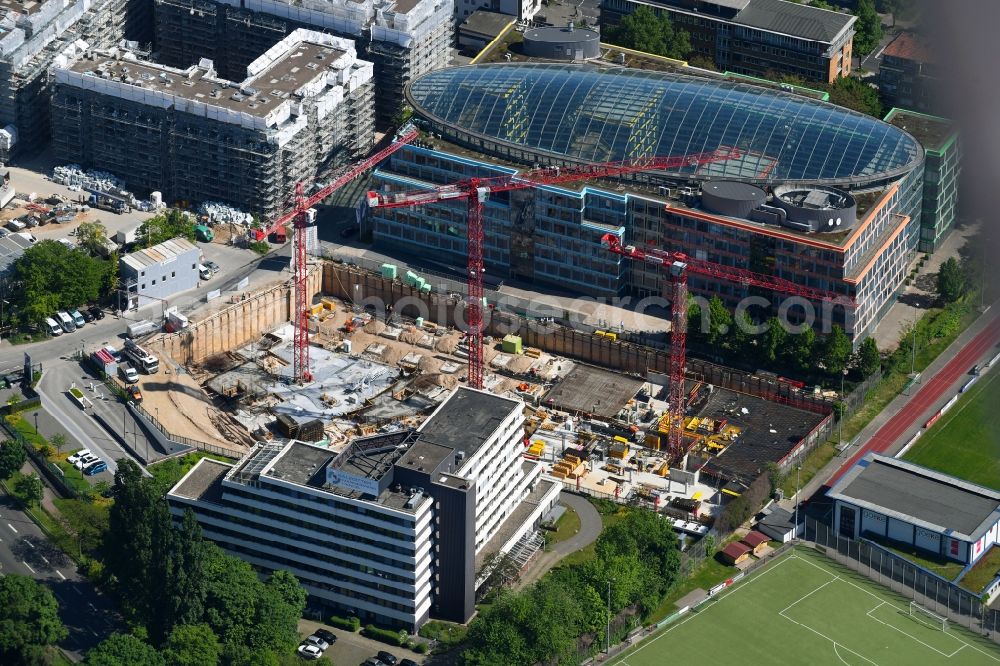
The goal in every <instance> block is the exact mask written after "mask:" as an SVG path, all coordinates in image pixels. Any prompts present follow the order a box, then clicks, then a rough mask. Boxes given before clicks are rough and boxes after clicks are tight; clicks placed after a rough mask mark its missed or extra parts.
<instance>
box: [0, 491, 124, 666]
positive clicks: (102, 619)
mask: <svg viewBox="0 0 1000 666" xmlns="http://www.w3.org/2000/svg"><path fill="white" fill-rule="evenodd" d="M8 574H21V575H23V576H31V577H32V578H34V579H35V580H38V581H41V582H44V583H45V584H46V586H48V587H49V589H50V590H52V593H53V594H54V595H55V597H56V599H57V600H58V601H59V616H60V617H61V618H62V621H63V624H65V625H66V628H67V629H68V630H69V636H68V637H67V638H66V640H64V641H63V642H62V643H60V644H59V645H60V647H61V648H63V650H65V651H66V652H67V653H68V654H69V655H70V656H71V657H73V658H75V659H77V660H79V659H80V658H82V655H83V653H84V652H86V651H87V650H88V649H90V648H92V647H93V646H95V645H97V644H98V643H99V642H100V641H101V640H102V639H103V638H104V637H105V636H107V635H109V634H111V633H112V632H113V631H116V630H121V620H120V618H119V617H118V615H117V613H116V612H115V610H114V607H113V605H112V604H111V602H110V601H109V600H108V599H107V598H106V597H105V596H104V595H103V594H101V593H100V592H99V591H98V590H97V588H96V587H95V586H94V585H93V584H92V583H90V582H89V581H88V580H86V579H85V578H83V577H81V576H80V575H78V574H77V573H76V565H75V564H74V563H73V561H72V560H71V559H69V557H67V556H66V555H65V554H64V553H63V552H62V551H60V550H59V549H58V548H57V547H56V546H55V545H54V544H52V543H51V542H50V541H49V540H48V539H47V538H46V537H45V535H44V534H42V531H41V529H39V527H38V526H37V525H36V524H35V523H34V522H33V521H32V520H31V519H30V518H29V517H28V516H27V515H25V514H24V513H23V512H21V511H19V510H17V509H16V508H15V507H14V504H13V500H12V498H10V497H9V496H8V495H6V494H4V493H3V491H2V490H0V575H8Z"/></svg>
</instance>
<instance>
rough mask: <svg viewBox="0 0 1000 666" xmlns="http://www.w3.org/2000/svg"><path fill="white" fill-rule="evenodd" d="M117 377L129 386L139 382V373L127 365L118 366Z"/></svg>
mask: <svg viewBox="0 0 1000 666" xmlns="http://www.w3.org/2000/svg"><path fill="white" fill-rule="evenodd" d="M118 376H119V377H121V378H122V379H123V380H125V381H126V382H128V383H129V384H134V383H135V382H137V381H139V373H138V372H137V371H136V369H135V368H133V367H132V366H131V365H129V364H128V363H119V364H118Z"/></svg>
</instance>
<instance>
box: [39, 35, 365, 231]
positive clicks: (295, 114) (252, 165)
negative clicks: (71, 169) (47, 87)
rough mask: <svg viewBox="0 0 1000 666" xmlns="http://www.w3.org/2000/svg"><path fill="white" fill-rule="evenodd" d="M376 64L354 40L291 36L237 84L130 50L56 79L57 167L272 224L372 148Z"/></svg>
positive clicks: (208, 67) (83, 62) (71, 68)
mask: <svg viewBox="0 0 1000 666" xmlns="http://www.w3.org/2000/svg"><path fill="white" fill-rule="evenodd" d="M372 72H373V67H372V64H371V63H370V62H367V61H364V60H359V59H358V58H357V54H356V52H355V49H354V43H353V42H351V41H350V40H347V39H343V38H339V37H333V36H331V35H327V34H323V33H319V32H313V31H309V30H302V29H299V30H296V31H294V32H292V33H291V34H290V35H288V36H287V37H285V38H284V39H282V40H281V41H279V42H278V43H277V44H275V45H273V46H272V47H271V48H270V49H269V50H267V52H265V53H264V54H263V55H261V56H259V57H258V58H257V59H255V60H254V61H253V62H251V63H249V64H248V65H247V67H246V69H245V72H244V74H245V78H242V81H241V82H239V83H236V82H233V81H230V80H226V79H224V78H222V77H220V76H219V75H218V74H217V72H216V70H215V66H214V63H213V61H212V60H210V59H207V58H204V59H201V60H200V61H199V62H198V64H197V65H191V66H190V67H188V68H187V69H176V68H173V67H167V66H165V65H159V64H156V63H153V62H149V61H146V60H140V59H138V58H137V57H136V55H135V54H134V53H131V52H129V51H126V50H123V49H110V50H102V51H90V52H88V53H87V54H86V55H85V56H84V57H82V58H80V59H79V60H77V61H76V62H74V63H72V64H70V65H68V66H67V67H64V68H61V69H58V70H56V72H55V88H54V90H53V94H52V137H53V147H54V150H55V154H56V155H57V157H58V159H60V160H62V161H67V162H78V163H80V164H83V165H85V166H87V167H91V168H97V169H102V170H107V171H111V172H113V173H117V174H121V175H122V176H123V177H124V178H125V179H126V181H127V182H128V184H129V187H130V188H132V189H133V190H136V191H144V192H149V191H157V190H158V191H161V192H163V195H164V197H165V198H166V200H167V201H171V202H173V201H181V202H197V201H206V200H218V201H224V202H228V203H231V204H233V205H235V206H238V207H240V208H242V209H245V210H249V211H252V212H255V213H258V214H261V215H262V216H264V217H265V218H271V217H273V216H275V215H277V214H278V213H280V212H281V210H282V207H283V206H284V202H285V201H286V199H287V196H288V193H289V192H290V191H291V189H292V188H293V187H294V185H295V183H297V182H300V181H301V182H305V183H311V182H313V181H315V180H322V179H323V178H325V177H327V176H329V175H330V174H331V172H332V171H333V170H334V169H335V168H336V167H338V166H341V165H343V164H345V163H347V162H349V161H351V160H353V159H354V158H356V157H357V156H359V155H362V154H364V153H366V152H367V151H368V150H369V149H370V148H371V146H372V143H373V141H374V130H373V122H374V116H373V97H374V92H373V84H372Z"/></svg>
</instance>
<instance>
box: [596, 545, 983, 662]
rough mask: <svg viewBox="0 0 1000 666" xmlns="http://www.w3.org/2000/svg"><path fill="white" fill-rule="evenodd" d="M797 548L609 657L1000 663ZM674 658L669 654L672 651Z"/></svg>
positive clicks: (882, 591)
mask: <svg viewBox="0 0 1000 666" xmlns="http://www.w3.org/2000/svg"><path fill="white" fill-rule="evenodd" d="M909 609H910V604H909V601H908V600H906V599H904V598H903V597H899V596H896V595H895V594H894V593H893V592H892V591H890V590H889V589H887V588H884V587H881V586H879V585H876V584H875V583H873V582H871V581H870V580H869V579H867V578H863V577H860V576H858V575H857V574H855V573H853V572H851V571H849V570H848V569H845V568H843V567H841V566H839V565H837V564H835V563H834V562H832V561H830V560H828V559H826V558H824V557H823V556H822V555H820V554H818V553H815V552H813V551H810V550H808V549H805V548H799V549H796V550H794V551H792V552H791V553H790V554H788V555H785V556H782V557H781V558H780V559H779V560H777V561H776V562H773V563H772V564H770V565H769V566H767V567H765V568H763V569H762V570H760V571H759V572H758V573H756V574H753V575H752V576H750V578H749V579H748V580H747V581H746V582H744V583H740V584H737V585H736V586H734V587H732V588H729V590H727V591H726V592H723V593H721V594H719V595H717V596H716V597H714V598H713V599H712V600H710V601H708V602H706V603H704V604H702V605H701V606H700V607H698V608H697V609H696V610H694V611H692V612H690V613H688V614H687V615H685V616H683V617H682V618H681V619H679V620H678V621H676V622H674V623H673V624H671V625H669V626H668V627H666V628H665V629H664V630H662V631H660V632H658V633H657V634H655V635H654V636H652V637H651V638H650V639H648V640H646V641H643V642H642V643H640V644H639V645H638V646H636V647H635V648H633V649H632V650H630V651H628V652H625V653H623V654H622V655H620V656H618V657H615V658H613V659H611V660H610V661H609V663H611V664H616V665H620V666H660V665H661V664H664V663H668V661H669V663H697V664H729V663H735V662H740V663H750V664H769V665H770V664H795V665H799V664H810V665H816V666H827V665H829V666H843V665H844V664H849V665H851V666H863V665H865V664H879V665H880V666H895V665H897V664H898V665H899V666H912V664H921V665H928V666H933V665H935V664H949V665H950V666H961V665H964V664H986V663H998V662H1000V646H998V645H996V644H995V643H992V642H990V641H989V640H987V639H983V638H981V637H979V636H977V635H975V634H973V633H970V632H968V631H966V630H965V629H962V628H961V627H957V626H955V625H953V624H951V623H949V624H948V627H947V629H944V630H942V628H941V624H940V623H936V622H934V621H933V619H932V618H930V617H929V616H926V615H922V614H918V615H915V616H911V615H910V613H909ZM667 655H669V657H668V656H667Z"/></svg>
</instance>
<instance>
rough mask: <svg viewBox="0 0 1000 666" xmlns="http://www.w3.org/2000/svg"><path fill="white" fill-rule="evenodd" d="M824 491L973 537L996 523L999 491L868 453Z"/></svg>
mask: <svg viewBox="0 0 1000 666" xmlns="http://www.w3.org/2000/svg"><path fill="white" fill-rule="evenodd" d="M827 494H828V495H829V496H830V497H831V498H832V499H836V500H841V501H844V502H848V503H850V504H855V505H857V506H860V507H862V508H867V509H870V510H873V511H877V512H879V513H883V514H886V515H889V516H891V517H894V518H897V519H899V520H903V521H905V522H910V523H915V524H918V525H921V526H924V527H927V528H930V529H933V530H935V531H938V532H952V533H953V535H954V536H964V537H966V538H967V539H969V540H973V541H974V540H976V539H978V538H979V537H980V536H982V533H985V531H986V530H988V529H989V528H990V527H992V526H993V525H995V524H996V523H997V522H1000V492H997V491H995V490H991V489H989V488H984V487H983V486H978V485H976V484H974V483H969V482H968V481H963V480H961V479H958V478H956V477H953V476H948V475H947V474H942V473H941V472H936V471H934V470H931V469H927V468H926V467H921V466H920V465H915V464H913V463H910V462H906V461H903V460H897V459H895V458H889V457H887V456H880V455H877V454H871V453H870V454H868V455H866V456H865V457H864V458H862V459H861V460H859V461H858V464H857V465H855V466H854V467H852V468H851V469H850V470H849V471H848V472H847V473H846V474H845V475H844V476H843V477H842V478H841V479H840V480H839V481H837V483H835V484H834V486H833V487H832V488H831V489H830V491H829V493H827ZM954 533H959V534H954Z"/></svg>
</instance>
